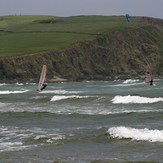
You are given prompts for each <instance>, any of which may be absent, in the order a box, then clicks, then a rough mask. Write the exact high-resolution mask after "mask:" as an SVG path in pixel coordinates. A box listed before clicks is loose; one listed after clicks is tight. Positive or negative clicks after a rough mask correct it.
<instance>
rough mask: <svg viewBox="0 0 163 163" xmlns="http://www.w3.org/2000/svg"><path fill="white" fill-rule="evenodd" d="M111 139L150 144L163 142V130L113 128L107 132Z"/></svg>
mask: <svg viewBox="0 0 163 163" xmlns="http://www.w3.org/2000/svg"><path fill="white" fill-rule="evenodd" d="M107 132H108V133H109V134H110V136H111V137H113V138H118V139H123V138H126V139H128V138H130V139H132V140H143V141H149V142H163V130H149V129H147V128H144V129H135V128H130V127H112V128H110V129H109V130H108V131H107Z"/></svg>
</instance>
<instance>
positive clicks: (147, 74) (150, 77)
mask: <svg viewBox="0 0 163 163" xmlns="http://www.w3.org/2000/svg"><path fill="white" fill-rule="evenodd" d="M153 79H154V77H153V72H152V69H151V67H150V65H147V67H146V71H145V77H144V82H145V83H150V82H151V81H153Z"/></svg>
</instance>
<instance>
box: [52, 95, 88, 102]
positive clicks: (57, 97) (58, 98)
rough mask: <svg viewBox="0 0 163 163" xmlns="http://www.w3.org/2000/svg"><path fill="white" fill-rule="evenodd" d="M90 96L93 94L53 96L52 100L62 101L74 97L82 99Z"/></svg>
mask: <svg viewBox="0 0 163 163" xmlns="http://www.w3.org/2000/svg"><path fill="white" fill-rule="evenodd" d="M89 97H91V96H76V95H72V96H53V97H52V98H51V100H50V101H60V100H65V99H73V98H76V99H82V98H89Z"/></svg>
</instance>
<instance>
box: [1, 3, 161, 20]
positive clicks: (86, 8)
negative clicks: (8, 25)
mask: <svg viewBox="0 0 163 163" xmlns="http://www.w3.org/2000/svg"><path fill="white" fill-rule="evenodd" d="M126 13H129V14H130V15H131V16H148V17H154V18H161V19H163V0H0V16H4V15H52V16H63V17H67V16H78V15H104V16H112V15H117V16H118V15H125V14H126Z"/></svg>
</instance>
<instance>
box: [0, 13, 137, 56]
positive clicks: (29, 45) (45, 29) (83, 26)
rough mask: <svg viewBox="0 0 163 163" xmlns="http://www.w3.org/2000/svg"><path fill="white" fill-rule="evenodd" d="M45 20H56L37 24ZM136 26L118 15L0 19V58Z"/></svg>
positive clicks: (67, 44)
mask: <svg viewBox="0 0 163 163" xmlns="http://www.w3.org/2000/svg"><path fill="white" fill-rule="evenodd" d="M47 19H54V20H57V21H56V23H48V24H47V23H40V20H47ZM137 25H140V23H139V19H138V18H133V19H132V21H131V22H130V23H128V22H127V21H126V20H125V18H124V17H122V16H73V17H55V16H37V15H35V16H28V15H27V16H1V17H0V42H1V43H0V56H15V55H23V54H28V53H34V52H40V51H45V50H52V49H62V48H65V47H69V46H71V45H72V44H74V43H75V42H77V41H82V40H87V39H93V38H94V37H95V36H96V35H97V34H109V33H112V32H114V31H116V30H119V29H122V28H126V27H129V26H137Z"/></svg>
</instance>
